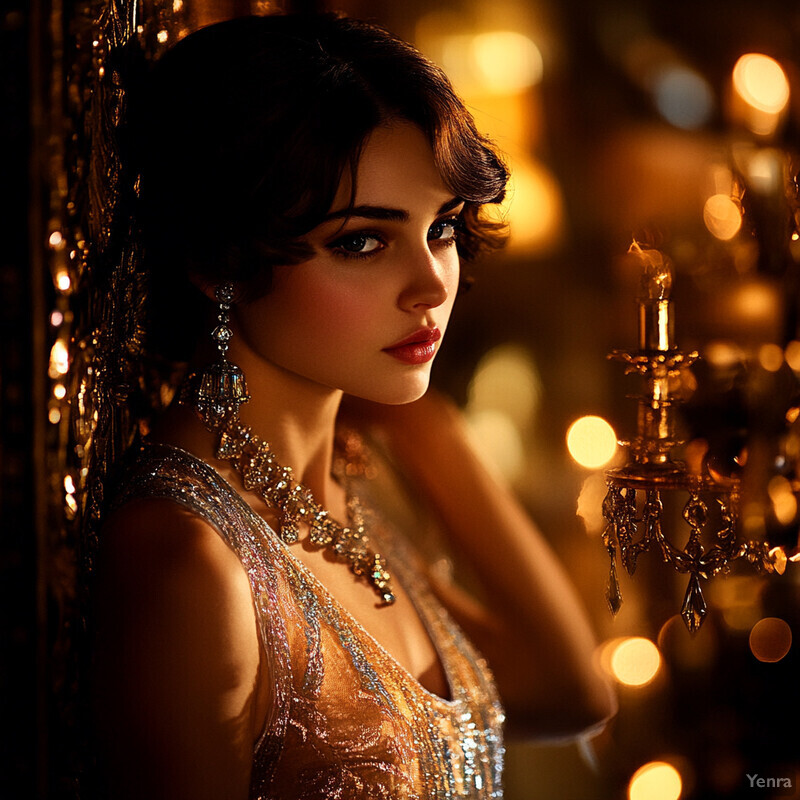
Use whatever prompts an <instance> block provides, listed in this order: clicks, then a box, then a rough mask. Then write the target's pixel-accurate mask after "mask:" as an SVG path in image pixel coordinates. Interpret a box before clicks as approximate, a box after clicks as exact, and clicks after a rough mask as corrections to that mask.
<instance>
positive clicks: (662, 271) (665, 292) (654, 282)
mask: <svg viewBox="0 0 800 800" xmlns="http://www.w3.org/2000/svg"><path fill="white" fill-rule="evenodd" d="M628 253H630V254H631V255H632V256H634V257H635V258H636V259H637V260H638V261H639V263H640V264H641V265H642V277H641V283H640V285H639V297H638V301H639V349H640V350H645V351H650V352H652V351H667V350H671V349H672V348H673V347H674V341H673V340H674V322H673V319H672V310H671V300H670V293H671V290H672V268H671V267H670V264H669V261H668V260H667V259H666V258H665V257H664V255H663V254H662V253H660V252H659V251H658V250H643V249H642V248H641V247H640V246H639V243H638V242H636V241H635V240H634V242H633V244H632V245H631V246H630V249H629V250H628Z"/></svg>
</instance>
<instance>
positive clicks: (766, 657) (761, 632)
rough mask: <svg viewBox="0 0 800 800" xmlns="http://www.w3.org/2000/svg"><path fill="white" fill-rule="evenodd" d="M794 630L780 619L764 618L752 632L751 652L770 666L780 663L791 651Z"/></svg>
mask: <svg viewBox="0 0 800 800" xmlns="http://www.w3.org/2000/svg"><path fill="white" fill-rule="evenodd" d="M791 646H792V629H791V628H790V627H789V624H788V623H787V622H785V621H784V620H782V619H780V618H778V617H764V618H763V619H760V620H759V621H758V622H756V624H755V625H753V628H752V630H751V631H750V650H751V652H752V653H753V655H754V656H755V657H756V658H757V659H758V660H759V661H763V662H765V663H768V664H774V663H775V662H776V661H780V660H781V659H782V658H783V657H784V656H785V655H786V654H787V653H788V652H789V650H790V649H791Z"/></svg>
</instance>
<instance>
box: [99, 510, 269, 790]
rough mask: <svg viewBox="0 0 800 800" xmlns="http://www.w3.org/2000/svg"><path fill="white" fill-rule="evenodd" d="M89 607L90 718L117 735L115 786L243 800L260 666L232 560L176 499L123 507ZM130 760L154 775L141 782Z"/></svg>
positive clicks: (246, 597)
mask: <svg viewBox="0 0 800 800" xmlns="http://www.w3.org/2000/svg"><path fill="white" fill-rule="evenodd" d="M96 609H97V613H96V617H97V644H96V690H97V700H98V709H99V715H98V716H99V719H100V725H101V730H103V731H107V732H112V731H113V737H112V738H111V739H110V740H107V741H106V744H107V747H108V753H107V754H106V758H107V763H108V773H109V777H108V780H109V782H110V784H111V786H112V788H113V789H118V790H120V791H121V790H122V787H125V791H126V792H129V793H131V792H133V793H135V792H139V793H140V794H141V793H142V792H146V795H147V796H150V797H162V796H163V797H167V796H184V794H182V793H185V792H186V790H187V787H192V789H193V793H192V794H191V796H193V797H212V796H215V795H214V791H217V792H222V793H221V794H220V793H218V794H216V796H217V797H220V796H226V797H236V796H239V794H238V793H231V791H230V789H231V787H240V788H241V792H242V794H241V796H242V797H246V792H247V780H248V776H249V770H250V764H251V760H252V745H253V741H254V739H255V737H256V735H257V728H258V719H257V717H258V708H259V703H258V699H257V687H258V685H259V683H260V682H261V681H260V680H259V676H260V669H261V665H260V646H259V640H258V636H257V632H256V621H255V613H254V610H253V603H252V598H251V595H250V587H249V582H248V579H247V575H246V573H245V571H244V569H243V567H242V565H241V563H240V562H239V559H238V558H237V556H236V554H235V553H234V552H233V551H232V550H231V549H230V548H229V547H228V545H227V544H226V543H225V541H224V540H223V539H222V537H221V536H220V534H219V533H218V532H217V531H216V530H215V529H214V528H213V527H212V526H211V525H209V524H208V523H207V522H205V521H204V520H202V519H201V518H199V517H198V516H196V515H195V514H193V513H192V512H191V511H189V510H188V509H185V508H183V507H182V506H180V505H179V504H177V503H175V502H174V501H171V500H164V499H141V500H134V501H131V502H129V503H127V504H125V505H124V506H122V507H121V508H120V509H119V510H117V511H116V512H115V513H114V514H113V515H111V516H110V517H109V519H108V520H107V522H106V524H105V525H104V528H103V531H102V542H101V547H100V557H99V559H98V565H97V592H96ZM262 718H263V717H262ZM137 763H149V764H151V765H152V769H151V770H149V773H148V774H147V775H143V774H142V773H141V772H137V771H136V764H137ZM177 787H181V793H179V794H178V795H176V794H174V790H175V789H176V788H177ZM171 793H172V794H171ZM120 796H125V797H127V796H128V794H123V795H120ZM131 796H133V795H131ZM141 796H145V795H141ZM186 796H189V795H186Z"/></svg>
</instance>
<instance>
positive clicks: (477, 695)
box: [113, 443, 504, 800]
mask: <svg viewBox="0 0 800 800" xmlns="http://www.w3.org/2000/svg"><path fill="white" fill-rule="evenodd" d="M121 478H122V479H121V480H120V483H119V486H120V487H121V488H120V490H119V491H118V494H117V496H116V498H115V501H114V503H113V506H114V507H115V508H117V507H119V506H120V505H122V504H123V503H125V502H127V501H129V500H132V499H134V498H140V497H157V498H171V499H173V500H175V501H176V502H178V503H181V504H182V505H184V506H185V507H187V508H188V509H190V510H191V511H193V512H194V513H196V514H198V515H199V516H201V517H202V518H203V519H205V520H206V521H207V522H208V523H210V524H211V525H212V526H213V527H214V528H216V530H217V531H218V532H219V534H220V535H221V536H222V538H223V539H224V540H225V541H226V542H227V543H228V544H229V546H230V547H231V548H232V549H233V550H234V552H235V553H236V554H237V556H238V557H239V559H240V561H241V562H242V565H243V567H244V569H245V570H246V572H247V575H248V577H249V580H250V587H251V591H252V595H253V600H254V606H255V610H256V618H257V623H258V631H259V635H260V637H261V644H262V647H263V649H264V653H265V657H266V658H268V659H269V671H270V674H271V676H272V677H273V680H274V689H273V692H274V704H273V711H272V713H271V715H270V718H269V719H267V720H266V722H265V725H264V729H263V731H262V733H261V735H260V737H259V738H258V740H257V742H256V744H255V749H254V754H253V771H252V777H251V790H250V797H251V799H252V800H320V799H321V798H338V800H351V799H352V800H355V799H356V798H386V800H389V799H390V798H391V800H434V798H435V799H436V800H443V799H446V798H461V797H469V798H497V797H502V784H501V773H502V765H503V753H504V750H503V740H502V724H503V719H504V715H503V710H502V707H501V705H500V702H499V699H498V697H497V692H496V690H495V687H494V683H493V680H492V676H491V673H490V672H489V669H488V667H487V665H486V663H485V661H484V660H483V658H482V657H481V656H480V655H479V654H478V653H477V652H476V651H475V649H474V648H473V647H472V646H471V644H470V643H469V642H468V641H467V639H466V637H465V636H464V634H463V632H462V631H461V630H460V629H459V628H458V626H457V625H456V624H455V623H454V622H453V620H452V619H451V618H450V616H449V615H448V614H447V612H446V611H445V609H444V608H443V607H442V606H441V604H440V603H439V602H438V601H437V600H436V599H435V598H434V596H433V594H432V592H431V590H430V588H429V586H428V585H427V582H426V581H425V579H424V578H423V577H422V575H423V572H422V571H421V570H420V569H418V568H416V569H415V563H418V562H417V555H416V553H415V552H413V551H412V549H411V547H410V545H409V544H408V543H406V542H405V541H404V540H402V539H401V537H400V536H399V535H398V534H397V533H395V532H391V533H390V532H389V531H386V530H384V531H383V533H384V534H385V535H382V536H381V537H380V546H381V549H382V551H383V552H385V553H386V557H387V560H389V559H390V563H391V564H392V568H393V574H394V575H395V576H396V580H397V582H398V583H400V584H402V586H403V587H404V588H405V590H406V592H407V593H408V595H409V597H411V599H412V601H413V603H414V605H415V607H416V609H417V611H418V613H419V614H420V617H421V619H422V621H423V623H424V624H425V626H426V628H427V631H428V634H429V635H430V637H431V640H432V642H433V643H434V645H435V647H436V649H437V651H438V654H439V657H440V658H441V661H442V666H443V668H444V671H445V675H446V677H447V680H448V684H449V688H450V698H449V699H448V700H445V699H443V698H441V697H438V696H436V695H435V694H432V693H431V692H429V691H427V690H426V689H425V688H424V687H423V686H422V685H421V684H420V683H419V682H418V681H417V680H416V679H415V678H414V677H413V676H412V675H411V674H410V673H409V672H408V671H407V670H406V669H405V668H403V667H402V666H401V665H400V664H399V663H398V662H397V660H396V659H394V658H393V657H392V656H391V655H390V654H389V653H388V652H387V651H386V650H385V649H384V648H383V647H382V646H381V645H380V644H379V643H378V642H377V641H376V640H375V639H374V638H373V637H372V636H370V634H369V633H367V631H366V630H364V628H363V627H362V626H361V625H359V624H358V623H357V622H356V621H355V619H354V618H353V617H352V616H351V615H350V614H349V613H348V612H347V611H346V610H345V609H344V608H343V607H342V606H341V605H340V604H339V603H338V602H337V601H336V600H335V599H334V598H333V597H332V596H331V595H330V593H329V592H328V591H327V590H326V589H325V587H324V586H323V585H322V584H321V583H320V582H319V581H318V580H317V579H316V577H315V576H314V575H313V574H312V573H311V572H310V571H309V570H308V569H307V568H306V567H305V566H304V565H303V564H302V563H301V562H300V561H299V560H298V559H297V558H296V557H295V556H294V555H293V554H292V553H291V550H290V548H289V547H288V546H287V545H286V544H284V543H283V542H282V541H281V539H280V538H279V537H278V535H277V534H276V533H275V532H274V531H273V530H272V529H271V528H270V527H269V526H268V525H267V524H266V523H265V522H264V520H263V519H261V517H259V516H258V515H257V514H255V513H254V512H253V511H252V509H251V508H250V507H249V506H248V505H247V503H245V501H244V500H243V499H242V498H241V497H240V496H239V495H238V493H237V492H236V491H235V490H234V489H233V487H232V486H231V485H230V484H229V483H227V481H225V480H224V479H223V478H222V477H221V476H220V475H219V474H218V473H217V472H216V471H215V470H213V469H212V468H211V467H210V466H209V465H207V464H206V463H205V462H203V461H201V460H199V459H197V458H195V457H194V456H192V455H191V454H189V453H187V452H185V451H183V450H179V449H177V448H174V447H169V446H165V445H156V444H150V443H146V444H143V445H141V447H137V448H136V451H135V453H133V457H132V458H131V459H130V460H129V462H128V464H127V465H126V466H125V470H124V472H123V474H122V476H121Z"/></svg>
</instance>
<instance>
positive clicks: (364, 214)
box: [322, 197, 464, 222]
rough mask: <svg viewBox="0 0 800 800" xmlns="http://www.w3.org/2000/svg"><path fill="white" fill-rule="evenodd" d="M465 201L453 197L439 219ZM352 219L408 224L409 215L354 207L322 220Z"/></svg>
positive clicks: (390, 209)
mask: <svg viewBox="0 0 800 800" xmlns="http://www.w3.org/2000/svg"><path fill="white" fill-rule="evenodd" d="M463 202H464V200H463V199H462V198H460V197H453V198H452V199H450V200H448V201H447V202H446V203H443V204H442V206H441V207H440V208H439V210H438V211H437V212H436V216H437V217H438V216H439V215H441V214H446V213H447V212H448V211H452V210H453V209H454V208H455V207H456V206H458V205H461V203H463ZM351 217H360V218H362V219H377V220H384V221H387V222H408V220H409V217H410V215H409V213H408V211H404V210H403V209H400V208H386V207H384V206H370V205H363V206H353V207H352V208H342V209H340V210H339V211H331V213H330V214H326V215H325V216H324V217H323V218H322V222H329V221H330V220H332V219H350V218H351Z"/></svg>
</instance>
